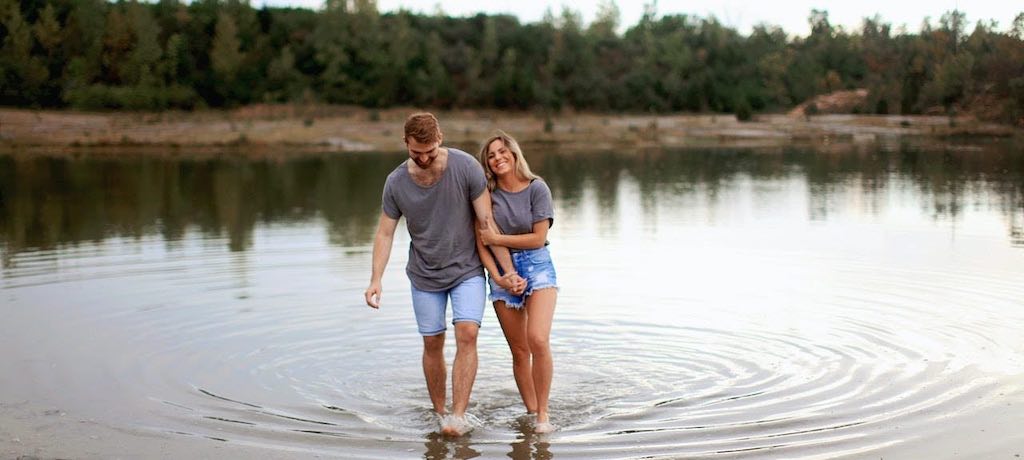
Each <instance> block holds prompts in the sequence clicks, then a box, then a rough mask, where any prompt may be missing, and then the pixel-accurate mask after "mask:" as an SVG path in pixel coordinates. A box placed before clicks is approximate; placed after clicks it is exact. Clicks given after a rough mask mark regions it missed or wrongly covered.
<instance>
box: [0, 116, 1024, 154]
mask: <svg viewBox="0 0 1024 460" xmlns="http://www.w3.org/2000/svg"><path fill="white" fill-rule="evenodd" d="M414 110H415V109H412V108H402V109H388V110H380V111H377V110H368V109H361V108H351V107H324V106H313V107H297V106H252V107H247V108H242V109H238V110H234V111H206V112H194V113H184V112H165V113H125V112H111V113H84V112H71V111H32V110H16V109H0V151H8V152H12V151H13V152H47V153H62V152H67V153H76V152H91V151H96V150H102V151H103V152H111V151H126V152H132V153H140V152H167V151H168V150H171V151H174V150H187V152H188V153H190V154H191V153H202V152H207V151H208V152H225V151H228V152H238V153H243V154H256V155H258V154H261V153H268V152H273V153H274V154H280V153H282V152H285V153H287V152H297V151H301V152H309V151H324V152H358V151H390V150H393V149H396V148H401V129H402V122H403V120H404V117H405V116H407V115H408V114H409V113H411V112H413V111H414ZM437 114H438V116H439V118H440V119H441V123H442V127H443V129H444V133H445V141H446V143H448V144H449V145H457V146H462V147H464V148H469V147H471V146H475V145H476V144H477V143H479V142H480V141H481V140H482V139H484V138H486V137H487V136H489V135H490V134H491V133H492V132H493V131H494V130H496V129H503V130H505V131H508V132H509V133H511V134H513V135H514V136H516V137H517V138H518V139H520V141H521V142H523V143H528V144H541V145H544V144H546V145H553V146H554V145H557V146H558V147H559V148H560V149H568V150H579V149H609V148H617V147H630V148H644V147H691V146H717V145H725V146H736V147H750V146H778V145H793V144H794V143H806V144H813V145H828V144H832V143H841V144H863V143H874V142H884V141H886V140H892V139H900V138H905V137H916V138H929V139H937V140H946V139H949V138H956V137H964V136H968V137H1017V138H1021V139H1024V129H1019V128H1014V127H1012V126H1007V125H999V124H993V123H986V122H981V121H978V120H976V119H973V118H971V117H959V118H950V117H944V116H867V115H815V116H812V117H805V116H792V115H782V114H775V115H760V116H757V117H755V119H754V120H753V121H749V122H739V121H737V120H736V119H735V117H733V116H732V115H728V114H724V115H692V114H677V115H658V116H644V115H629V114H618V115H608V114H562V115H556V116H553V117H551V118H550V119H546V118H545V117H544V116H542V115H539V114H535V113H526V112H503V111H473V110H460V111H442V112H437Z"/></svg>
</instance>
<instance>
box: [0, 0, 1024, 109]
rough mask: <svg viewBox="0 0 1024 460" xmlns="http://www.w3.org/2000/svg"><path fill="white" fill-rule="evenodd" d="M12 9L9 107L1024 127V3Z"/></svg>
mask: <svg viewBox="0 0 1024 460" xmlns="http://www.w3.org/2000/svg"><path fill="white" fill-rule="evenodd" d="M0 19H2V24H0V42H2V49H0V105H3V106H8V107H25V108H72V109H80V110H97V109H118V110H146V111H159V110H167V109H184V110H192V109H203V108H230V107H238V106H244V105H248V104H265V103H269V104H274V103H318V104H346V105H356V106H362V107H368V108H383V107H393V106H409V105H414V106H420V107H435V108H442V109H447V108H488V109H514V110H533V111H540V112H545V113H552V112H565V111H591V112H626V113H669V112H701V113H736V114H737V115H738V116H740V118H741V119H742V118H745V117H749V116H750V115H751V114H756V113H762V112H779V111H784V110H787V109H790V108H792V107H794V106H795V105H797V104H800V103H801V102H804V101H806V100H808V99H809V98H812V97H813V96H815V95H820V94H827V93H830V92H834V91H838V90H847V89H859V88H864V89H867V90H868V96H867V98H866V100H865V101H863V103H861V104H860V105H859V106H858V107H856V108H854V109H853V111H854V112H857V113H872V114H942V115H953V114H972V115H976V116H977V117H978V118H981V119H985V120H994V121H1000V122H1004V123H1012V124H1021V125H1024V13H1021V14H1018V15H1017V16H1016V17H1015V18H1001V19H1005V20H1007V21H1010V22H1009V24H1010V25H1009V27H1005V26H1000V24H999V23H997V22H996V21H994V20H988V21H984V20H982V21H973V22H972V21H971V20H969V18H967V17H966V16H965V14H964V13H962V12H960V11H955V10H954V11H949V12H947V13H945V14H943V15H942V17H941V18H939V19H938V20H937V22H935V21H934V20H930V19H927V18H922V23H921V25H920V27H919V28H918V30H916V31H910V30H906V29H905V28H903V27H899V28H896V27H893V26H892V25H891V24H889V23H886V22H885V21H884V20H883V18H882V16H879V15H876V16H874V17H869V18H864V20H863V21H862V24H861V25H860V27H859V29H857V30H845V29H844V28H842V27H838V26H834V25H832V24H831V23H830V22H829V16H828V12H827V11H822V10H812V11H810V12H809V15H808V21H809V24H810V33H809V34H807V35H806V36H795V35H793V34H790V33H787V32H786V31H784V30H782V29H780V28H778V27H775V26H772V25H768V24H763V25H758V26H756V27H754V28H753V29H752V31H750V33H749V34H742V33H740V32H739V31H737V30H736V29H735V28H731V27H728V26H726V25H723V24H722V23H721V22H720V21H718V20H717V19H715V18H713V17H709V18H702V17H696V16H691V15H660V14H658V12H657V11H656V10H655V8H654V6H652V5H648V6H647V7H646V9H645V13H644V15H643V16H642V18H641V19H640V20H639V21H638V22H637V23H636V24H633V25H628V27H625V28H622V27H620V14H619V10H618V7H617V5H616V4H615V2H614V1H610V0H605V1H603V3H602V4H601V7H600V11H599V13H598V15H597V17H596V18H595V19H594V20H593V21H592V22H590V23H589V24H586V23H584V22H583V21H582V19H581V15H580V13H578V12H576V11H574V10H572V9H569V8H565V9H563V10H562V11H561V12H559V13H548V14H547V15H546V16H545V17H544V19H543V20H541V21H539V22H535V23H521V22H520V21H519V20H518V19H517V18H516V17H514V16H509V15H484V14H478V15H476V16H471V17H451V16H449V15H446V14H444V13H443V12H438V13H436V14H416V13H411V12H407V11H398V12H384V13H382V12H380V11H379V10H378V7H377V5H376V2H375V1H373V0H327V1H326V3H325V4H324V5H323V6H322V7H321V8H320V9H318V10H311V9H305V8H286V7H271V6H262V7H259V8H255V7H253V6H252V5H251V4H250V3H249V2H248V1H239V0H195V1H193V2H191V3H185V2H182V1H179V0H159V1H157V2H155V3H146V2H138V1H135V0H132V1H124V0H120V1H117V2H113V3H112V2H107V1H105V0H0ZM620 30H621V31H623V32H620Z"/></svg>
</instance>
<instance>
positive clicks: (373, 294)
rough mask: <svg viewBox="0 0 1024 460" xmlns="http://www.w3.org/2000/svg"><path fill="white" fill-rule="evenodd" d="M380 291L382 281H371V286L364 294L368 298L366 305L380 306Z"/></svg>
mask: <svg viewBox="0 0 1024 460" xmlns="http://www.w3.org/2000/svg"><path fill="white" fill-rule="evenodd" d="M380 291H381V288H380V282H371V283H370V287H368V288H366V292H365V293H364V294H363V296H364V297H365V298H366V305H369V306H370V307H373V308H380Z"/></svg>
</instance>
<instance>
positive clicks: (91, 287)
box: [0, 143, 1024, 459]
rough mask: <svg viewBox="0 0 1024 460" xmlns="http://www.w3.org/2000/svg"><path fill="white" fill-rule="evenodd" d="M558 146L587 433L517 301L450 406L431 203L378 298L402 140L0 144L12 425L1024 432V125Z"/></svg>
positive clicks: (948, 443) (291, 431)
mask: <svg viewBox="0 0 1024 460" xmlns="http://www.w3.org/2000/svg"><path fill="white" fill-rule="evenodd" d="M541 150H542V149H539V148H534V149H531V150H529V151H528V155H529V157H530V158H531V163H532V165H533V166H534V169H535V170H536V171H537V172H539V173H540V174H541V175H543V176H544V177H545V179H546V180H547V181H548V183H549V185H550V187H551V189H552V192H553V196H554V200H555V212H556V219H555V226H554V227H553V228H552V230H551V232H550V234H549V239H550V240H551V242H552V246H551V250H552V254H553V257H554V260H555V264H556V267H557V269H558V271H559V281H560V283H561V285H562V290H561V293H560V297H559V301H558V307H557V310H556V316H555V324H554V327H553V333H552V334H553V335H552V347H553V352H554V353H555V360H556V361H555V379H554V385H553V391H552V401H551V410H552V414H553V415H552V418H553V421H554V422H555V423H556V424H557V425H559V426H560V427H561V429H560V431H558V432H556V433H554V434H552V435H547V436H537V435H534V434H533V433H532V432H531V431H530V430H529V428H528V426H526V425H525V424H524V423H523V422H522V421H521V420H519V419H517V417H518V416H519V415H520V414H521V412H522V409H521V407H520V402H519V397H518V394H517V393H516V390H515V385H514V382H513V380H512V375H511V368H510V359H511V358H510V354H509V352H508V350H507V347H506V345H505V343H504V339H503V338H502V337H501V332H500V329H499V327H498V325H497V321H496V319H495V317H494V314H493V312H491V311H488V312H487V314H486V316H485V319H484V322H485V325H484V329H483V330H482V332H481V335H480V363H481V364H480V369H479V373H478V377H477V383H476V386H475V388H474V393H473V403H472V405H471V407H470V411H471V412H472V413H473V414H475V415H476V416H477V417H478V418H479V419H480V424H481V426H480V427H479V428H478V429H477V430H476V431H474V432H473V433H472V434H471V435H470V436H468V437H466V438H463V439H460V440H455V441H446V440H443V439H439V438H438V437H437V436H436V435H435V434H432V430H433V428H434V427H433V424H432V420H431V417H430V413H429V411H428V407H429V403H428V401H427V398H426V390H425V386H424V384H423V381H422V374H421V371H420V368H419V347H420V345H419V344H420V339H419V337H418V335H417V334H416V327H415V323H414V321H413V318H412V312H411V308H410V307H409V292H408V282H407V281H406V279H405V277H404V272H403V267H404V264H405V257H406V254H405V250H404V248H405V247H406V245H407V244H408V236H407V234H405V233H404V228H400V229H399V232H398V236H397V237H396V243H395V244H396V250H394V251H393V252H392V259H391V262H390V264H389V266H388V270H387V272H386V274H385V277H384V296H383V307H382V309H381V310H380V311H374V310H371V309H369V308H367V307H365V306H364V305H363V303H362V291H363V289H365V287H366V284H367V280H368V278H369V266H370V244H371V239H372V236H373V231H374V229H375V225H376V221H377V217H378V216H379V202H380V190H381V186H382V183H383V179H384V177H385V175H386V174H387V172H388V171H389V170H391V169H392V168H393V167H394V166H395V165H396V164H397V163H398V162H399V161H401V160H402V156H401V155H400V154H397V155H396V154H353V155H350V154H345V155H336V156H286V157H269V158H254V159H242V158H237V157H213V158H210V157H205V158H202V157H200V158H187V157H152V156H140V157H128V156H114V155H107V156H90V157H67V158H65V157H23V156H4V157H0V249H2V251H0V255H2V271H0V275H2V280H0V281H2V284H0V317H2V318H3V321H2V322H0V347H2V349H3V350H5V352H4V357H3V359H0V375H2V376H3V377H2V379H0V453H2V454H3V455H6V456H14V457H16V456H18V455H28V454H33V455H43V456H69V457H74V458H107V457H110V456H112V455H124V456H129V457H137V456H143V457H170V456H182V455H189V456H214V455H216V456H221V457H223V456H227V457H229V458H233V457H244V456H252V455H256V456H259V457H262V458H309V457H311V456H326V457H343V458H473V457H480V458H504V457H506V456H508V457H511V458H516V459H519V458H581V459H584V458H585V459H591V458H634V457H654V458H660V457H668V458H675V457H688V458H701V457H710V458H777V457H786V458H835V457H844V456H845V457H850V458H863V457H868V458H878V457H896V458H949V457H954V456H958V457H966V458H972V457H973V458H1014V455H1020V454H1024V434H1022V433H1024V431H1021V430H1019V426H1021V422H1024V341H1022V340H1021V338H1020V331H1021V330H1024V283H1021V279H1022V275H1024V154H1022V153H1020V152H1019V151H1018V150H1015V149H1014V148H1012V147H1009V146H1005V145H1002V144H999V143H988V144H978V145H950V146H941V147H923V146H915V145H911V144H898V143H897V144H894V145H884V146H872V147H857V148H838V149H836V148H831V149H817V150H815V149H801V148H795V147H794V148H785V149H767V150H766V149H724V148H723V149H707V150H684V151H640V152H585V153H573V152H542V151H541ZM533 152H536V153H533ZM449 342H450V343H449V344H448V357H449V362H450V360H451V358H452V356H453V355H454V343H452V342H453V341H452V340H449Z"/></svg>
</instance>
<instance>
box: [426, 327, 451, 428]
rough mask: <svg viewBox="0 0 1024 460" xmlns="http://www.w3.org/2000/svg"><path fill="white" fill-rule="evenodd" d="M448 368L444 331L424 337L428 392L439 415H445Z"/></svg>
mask: <svg viewBox="0 0 1024 460" xmlns="http://www.w3.org/2000/svg"><path fill="white" fill-rule="evenodd" d="M447 374H448V369H447V367H446V365H445V362H444V332H442V333H440V334H438V335H432V336H426V337H423V376H424V377H426V379H427V392H428V393H430V402H431V403H432V404H433V405H434V412H437V415H444V414H445V409H444V402H445V386H446V385H445V384H446V382H447V381H448V375H447Z"/></svg>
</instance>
